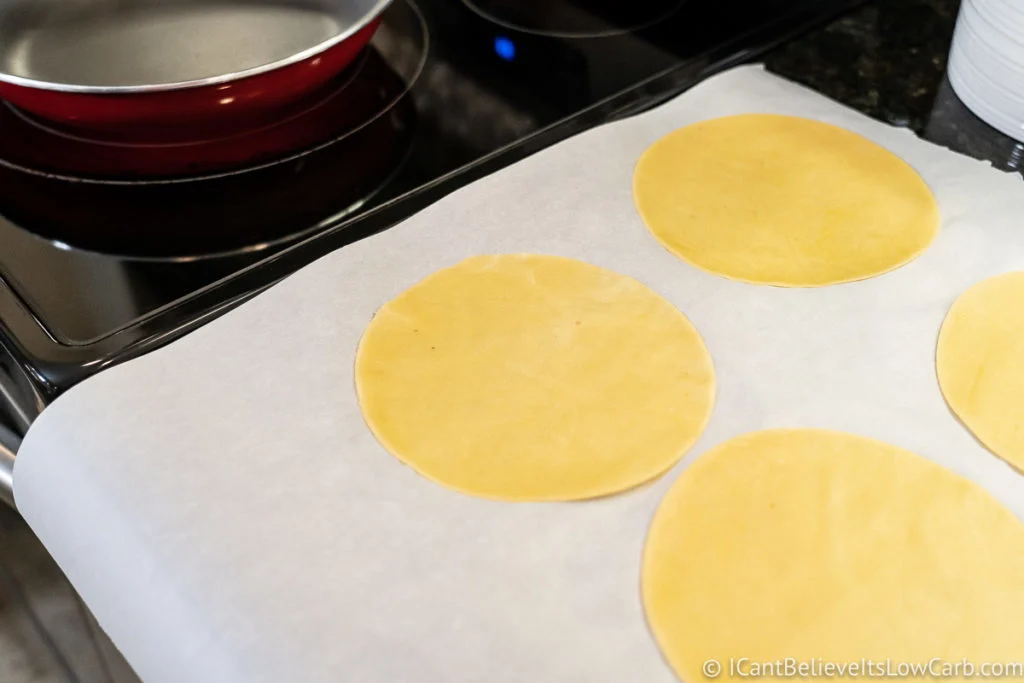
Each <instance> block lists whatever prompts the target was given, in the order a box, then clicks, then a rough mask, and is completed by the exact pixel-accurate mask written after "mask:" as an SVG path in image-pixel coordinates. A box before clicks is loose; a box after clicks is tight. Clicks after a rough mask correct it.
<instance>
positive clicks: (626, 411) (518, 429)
mask: <svg viewBox="0 0 1024 683" xmlns="http://www.w3.org/2000/svg"><path fill="white" fill-rule="evenodd" d="M355 377H356V389H357V392H358V396H359V404H360V407H361V409H362V411H363V416H364V418H365V419H366V422H367V424H368V425H369V427H370V429H371V430H372V431H373V433H374V434H375V435H376V437H377V439H378V440H379V441H380V442H381V444H383V446H384V447H385V448H386V449H387V450H388V451H390V452H391V453H392V454H394V455H395V456H396V457H398V459H399V460H401V461H402V462H404V463H406V464H408V465H409V466H411V467H412V468H413V469H415V470H416V471H417V472H419V473H420V474H422V475H423V476H425V477H427V478H428V479H432V480H433V481H436V482H438V483H440V484H443V485H445V486H447V487H450V488H452V489H455V490H457V491H461V492H463V493H468V494H472V495H477V496H483V497H487V498H494V499H500V500H512V501H559V500H576V499H584V498H593V497H596V496H603V495H607V494H611V493H616V492H619V491H623V490H625V489H629V488H632V487H634V486H637V485H639V484H642V483H644V482H645V481H648V480H650V479H652V478H654V477H656V476H658V475H660V474H662V473H663V472H665V471H666V470H668V469H669V468H670V467H672V465H674V464H675V463H676V462H677V461H678V460H679V459H680V458H681V457H682V455H683V454H684V452H685V451H686V450H687V449H688V448H689V447H690V446H691V445H692V444H693V443H694V441H696V439H697V437H698V436H699V435H700V433H701V431H702V430H703V429H704V425H705V423H706V422H707V420H708V417H709V416H710V413H711V407H712V403H713V401H714V373H713V370H712V365H711V359H710V356H709V355H708V353H707V350H706V349H705V347H704V343H703V341H702V340H701V338H700V335H699V334H698V333H697V331H696V330H695V329H694V327H693V325H691V324H690V322H689V320H687V319H686V317H685V316H684V315H683V314H682V313H680V312H679V311H678V310H677V309H676V308H674V307H673V306H672V305H671V304H670V303H669V302H668V301H666V300H665V299H663V298H661V297H660V296H658V295H657V294H655V293H654V292H652V291H651V290H650V289H648V288H647V287H645V286H644V285H642V284H640V283H639V282H637V281H636V280H634V279H632V278H629V277H626V276H624V275H620V274H618V273H614V272H612V271H609V270H605V269H603V268H598V267H595V266H592V265H589V264H586V263H583V262H580V261H576V260H572V259H567V258H560V257H555V256H539V255H524V254H519V255H498V256H478V257H473V258H469V259H466V260H465V261H462V262H460V263H458V264H456V265H454V266H451V267H449V268H445V269H443V270H439V271H437V272H435V273H433V274H432V275H430V276H428V277H427V278H426V279H424V280H422V281H421V282H419V283H418V284H416V285H413V286H412V287H411V288H409V289H407V290H406V291H405V292H403V293H402V294H400V295H399V296H397V297H396V298H394V299H392V300H391V301H389V302H388V303H387V304H385V305H384V306H383V307H382V308H381V309H380V310H379V311H378V312H377V315H376V316H375V317H374V318H373V320H372V321H371V322H370V324H369V326H368V327H367V329H366V332H365V333H364V335H363V338H362V341H361V342H360V344H359V349H358V352H357V354H356V367H355Z"/></svg>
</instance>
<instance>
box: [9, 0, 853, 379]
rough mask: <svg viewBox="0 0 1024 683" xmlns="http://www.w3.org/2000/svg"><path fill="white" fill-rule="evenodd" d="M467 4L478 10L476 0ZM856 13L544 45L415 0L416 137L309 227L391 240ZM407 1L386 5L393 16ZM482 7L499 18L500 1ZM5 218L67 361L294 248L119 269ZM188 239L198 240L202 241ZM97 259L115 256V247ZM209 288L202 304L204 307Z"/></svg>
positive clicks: (822, 12)
mask: <svg viewBox="0 0 1024 683" xmlns="http://www.w3.org/2000/svg"><path fill="white" fill-rule="evenodd" d="M476 1H477V4H478V6H477V8H476V10H479V9H480V6H479V5H480V4H481V0H476ZM556 1H557V2H558V3H559V4H560V6H561V9H559V12H561V11H562V10H563V9H565V10H568V9H572V10H573V11H575V10H576V9H581V10H583V11H585V12H587V13H588V16H591V17H593V16H599V15H600V14H601V12H602V11H605V16H604V19H605V23H606V24H610V25H615V24H617V23H618V24H621V23H624V22H625V23H630V22H632V21H633V19H631V18H630V16H634V15H635V17H639V14H635V13H634V15H630V16H626V15H621V13H620V14H616V12H619V9H621V7H619V9H617V8H616V7H612V5H610V4H609V3H608V2H607V1H606V0H556ZM858 1H859V0H802V1H801V0H796V1H794V0H686V1H685V2H682V3H681V4H679V6H678V7H676V4H678V3H673V2H672V0H651V2H650V3H648V4H647V5H645V4H644V3H643V2H641V3H639V4H636V3H634V5H635V7H636V8H639V9H644V8H646V9H651V8H653V9H655V10H659V11H660V10H661V9H664V8H666V7H668V8H669V9H671V10H673V11H672V12H671V13H670V15H669V16H668V17H667V18H666V19H664V20H662V21H658V22H655V23H653V24H652V25H650V26H647V27H644V28H641V29H639V30H635V31H626V32H622V31H618V32H610V33H611V34H610V35H606V36H604V37H599V38H593V37H587V38H580V37H552V36H551V35H542V34H540V33H538V32H537V31H536V30H534V29H535V28H536V27H534V28H533V29H530V30H517V29H515V28H514V27H512V25H511V24H510V25H504V24H500V23H496V22H494V21H490V20H488V19H487V18H486V12H484V13H481V12H480V11H476V10H474V9H472V8H470V6H469V4H471V3H470V1H469V0H416V3H417V5H418V6H419V8H420V10H422V14H423V15H424V17H425V20H426V24H427V26H428V33H429V43H430V46H429V51H428V53H427V58H426V62H425V64H424V65H423V69H422V72H421V73H420V74H419V77H418V78H417V79H416V80H415V83H414V84H413V86H412V89H411V91H410V92H409V94H408V96H407V98H405V101H406V103H407V106H408V107H409V108H410V110H411V111H412V113H413V114H414V120H415V125H414V126H411V127H409V128H408V129H409V130H410V135H411V137H410V140H409V141H408V143H407V145H406V149H407V150H408V151H407V154H406V155H405V157H404V161H403V163H402V164H401V166H400V167H399V170H398V171H397V173H395V174H394V175H393V176H392V177H391V178H389V179H388V180H387V182H386V183H385V184H384V185H383V187H381V188H379V189H378V190H377V191H376V193H375V194H374V195H373V196H372V197H370V198H368V199H366V200H365V201H363V202H362V203H361V204H360V205H359V206H358V207H356V208H355V209H354V210H353V211H352V212H351V213H350V214H349V215H347V216H345V217H344V218H339V219H337V220H334V221H333V222H331V223H329V224H327V225H323V226H320V227H318V228H316V230H317V231H324V230H329V231H330V232H331V242H332V243H333V244H334V245H335V246H338V243H339V240H341V238H340V237H339V239H335V238H334V236H335V235H344V234H349V233H351V234H359V235H365V234H369V233H371V232H373V231H375V230H379V229H383V228H386V227H387V226H388V225H390V224H391V223H393V222H394V221H395V220H399V219H401V218H402V217H404V216H406V215H408V214H409V213H410V212H413V211H415V210H418V208H420V207H421V206H423V205H424V204H425V203H426V202H427V199H426V198H429V199H430V200H431V201H432V200H436V199H437V198H438V197H439V196H442V195H443V194H446V193H447V192H450V191H452V190H454V189H456V188H457V187H459V186H460V185H462V184H464V183H465V182H468V180H471V179H472V178H473V177H474V174H476V175H479V173H482V172H484V171H483V170H482V169H487V172H490V171H493V170H495V169H496V168H498V167H500V166H501V165H504V164H505V163H509V162H510V161H514V160H515V159H518V158H521V157H522V156H525V155H526V154H529V153H532V152H535V151H538V150H539V149H541V148H543V147H544V146H546V145H548V144H552V143H554V142H556V141H557V140H558V139H560V138H562V137H565V136H566V135H571V134H575V133H577V132H580V131H581V130H583V129H585V128H587V127H590V126H592V125H595V124H598V123H600V122H602V121H604V120H608V118H609V117H613V116H618V115H621V114H622V113H624V112H631V111H636V110H639V109H642V108H644V107H645V106H649V105H650V104H651V103H652V102H657V101H660V100H661V99H664V98H665V97H668V96H670V95H672V94H674V93H676V92H679V91H680V90H681V89H683V88H685V87H686V86H688V85H691V84H692V83H693V82H694V79H695V78H696V77H698V76H699V75H701V74H702V73H705V72H706V70H707V69H709V68H710V67H711V64H712V63H714V64H715V65H716V67H717V66H723V65H728V64H730V63H735V62H737V61H742V60H745V59H749V58H750V56H752V55H753V54H756V52H757V51H758V50H761V49H764V48H766V47H769V46H770V45H771V44H772V41H774V40H778V39H780V38H782V37H783V36H785V35H787V33H790V32H792V31H794V30H796V29H799V28H802V27H804V26H807V25H809V24H810V23H813V22H815V21H817V20H820V19H823V18H826V17H828V16H831V15H832V14H834V13H835V12H836V11H838V10H840V9H844V8H846V7H849V6H852V5H853V4H856V3H857V2H858ZM408 2H409V0H396V3H395V5H393V7H399V6H400V3H406V4H408ZM483 4H487V5H488V6H489V7H491V9H494V7H496V6H497V5H498V4H501V2H499V1H498V0H494V1H492V2H490V3H483ZM613 4H614V3H613ZM605 5H608V7H612V9H611V10H609V9H608V7H604V6H605ZM620 5H621V4H620ZM670 5H671V7H670ZM602 8H604V9H602ZM535 9H536V7H535ZM646 9H644V11H646ZM608 12H611V14H608ZM556 14H557V16H556V18H557V17H561V16H563V14H558V13H556ZM641 14H643V12H641ZM655 14H657V12H655ZM552 16H554V15H552ZM623 16H626V18H623ZM385 25H387V20H385ZM403 35H404V34H403V33H402V32H401V31H394V30H392V31H384V32H382V33H381V34H378V36H377V37H376V38H375V42H374V44H375V46H376V49H377V50H378V51H380V52H381V53H382V54H385V55H394V54H402V53H403V51H404V53H406V54H408V53H409V49H408V45H406V44H405V43H404V41H405V38H404V37H403ZM388 60H389V61H390V60H391V57H390V56H389V57H388ZM556 124H557V126H556ZM2 134H3V131H2V130H0V135H2ZM467 169H468V170H467ZM478 169H480V170H478ZM236 201H238V202H242V201H245V200H244V198H239V199H237V200H236ZM289 201H292V206H295V212H296V214H297V213H299V210H300V209H301V208H303V207H302V206H301V205H300V206H296V205H295V202H296V201H301V200H296V199H294V198H293V199H291V200H289ZM0 214H2V215H4V216H6V219H5V218H0V244H2V245H3V247H4V248H3V251H2V253H0V275H2V276H3V278H4V280H5V281H6V282H7V283H9V285H10V286H11V288H12V289H13V290H14V291H16V292H17V295H18V297H19V298H20V299H21V300H22V301H23V302H24V304H25V306H24V307H25V308H27V309H28V310H29V311H30V313H31V316H34V317H35V318H36V319H37V321H38V322H36V323H35V324H37V325H40V324H41V326H42V327H43V328H45V334H46V335H49V337H50V338H52V340H51V341H48V342H46V344H50V345H51V346H53V347H54V348H56V347H60V346H62V345H69V344H70V345H75V346H76V354H77V355H76V358H89V353H90V352H89V349H90V348H91V345H92V344H93V342H94V340H97V339H100V338H103V339H112V338H113V337H112V336H111V335H112V334H113V333H114V332H115V331H117V330H119V329H123V328H126V327H132V326H139V325H140V323H139V321H140V319H142V318H143V317H146V316H148V318H149V320H148V322H146V323H145V325H144V328H143V327H138V329H139V330H142V329H144V330H145V331H144V332H141V331H140V332H139V334H137V335H134V336H133V337H132V341H131V343H133V344H134V343H135V342H137V341H138V339H139V336H140V335H145V336H157V335H163V334H164V333H166V332H168V331H170V330H172V329H178V328H179V327H180V326H182V325H185V324H186V323H187V319H189V318H195V317H196V313H195V311H194V310H190V312H188V313H178V311H179V310H185V309H186V308H187V307H182V308H179V307H178V304H179V303H181V302H183V301H185V300H186V299H189V300H190V299H191V298H192V297H193V296H194V295H195V293H196V292H197V291H199V290H203V289H207V290H209V289H210V288H211V287H212V286H213V285H214V283H216V282H217V281H219V280H221V279H223V278H228V277H231V276H233V274H235V273H237V272H238V271H239V270H242V269H244V268H247V267H249V266H253V265H254V264H256V263H257V262H260V261H263V260H265V259H267V258H268V257H272V256H273V255H274V254H276V253H278V252H281V251H282V249H285V248H287V246H288V245H287V244H286V243H283V242H282V243H280V244H276V245H268V246H265V247H264V248H263V249H262V250H260V251H249V252H244V251H243V252H237V253H233V254H231V255H228V256H222V257H219V258H202V259H189V260H180V259H179V260H166V259H163V260H162V259H152V258H150V259H140V258H137V257H132V256H120V257H117V256H111V255H108V254H105V253H99V252H97V251H93V252H89V251H84V250H81V249H75V248H69V247H67V246H65V245H61V244H59V243H55V242H54V241H52V240H48V239H46V238H43V237H40V236H37V235H36V234H32V232H31V231H32V230H34V231H35V232H36V233H43V234H47V235H54V234H56V232H55V230H54V226H52V225H44V224H42V223H39V224H35V225H33V224H32V223H31V221H27V220H23V221H22V224H21V225H16V224H15V222H16V220H17V216H16V215H15V214H17V211H12V210H11V207H9V206H5V205H4V204H3V202H2V199H0ZM90 218H91V219H92V220H93V221H95V220H96V217H95V216H92V217H90ZM339 226H340V227H339ZM133 227H135V226H122V229H129V228H133ZM196 239H197V244H198V243H199V241H201V238H199V237H197V238H196ZM312 239H313V240H316V239H317V238H315V237H314V238H312ZM302 246H303V249H305V248H306V246H307V245H302ZM108 247H109V248H108ZM103 248H104V249H105V250H106V251H108V252H109V251H110V250H111V249H113V248H115V247H114V245H110V244H108V245H104V246H103ZM310 249H312V247H310ZM151 256H152V254H151ZM300 265H301V264H300ZM256 267H257V268H262V266H256ZM254 272H258V271H254ZM283 274H286V273H283ZM283 274H281V273H275V274H274V275H273V276H272V275H271V274H269V272H268V274H267V276H266V278H264V279H265V280H266V281H262V280H261V281H260V282H258V283H257V284H258V286H256V287H249V291H253V290H254V289H258V288H259V286H266V285H268V284H270V282H271V281H272V279H271V278H272V277H280V276H282V275H283ZM253 277H254V280H255V279H257V278H256V276H255V275H253ZM5 291H6V290H4V288H3V287H0V312H3V311H5V310H10V309H8V308H5V307H4V306H5V302H4V301H3V297H4V296H5V294H4V292H5ZM217 291H220V290H219V289H215V290H213V292H214V293H211V294H210V295H209V296H210V297H211V298H212V299H214V300H216V299H217V296H218V295H217V294H216V292H217ZM235 294H236V295H237V292H235ZM225 296H227V295H226V294H225ZM214 303H215V305H216V304H217V301H215V302H214ZM221 303H222V302H221ZM5 315H6V314H5ZM9 317H10V316H7V318H9ZM7 318H5V319H4V320H3V322H4V323H5V325H6V326H7V327H8V329H7V330H6V331H5V334H7V335H8V336H9V337H11V338H12V341H13V343H14V345H16V346H20V348H21V353H22V354H23V355H24V356H25V357H27V359H28V363H31V362H32V359H33V357H35V356H37V355H46V356H47V357H48V358H49V357H54V356H57V355H59V354H56V353H43V352H48V351H52V350H53V349H51V348H46V349H40V348H39V345H40V344H41V343H42V342H40V341H39V339H40V338H41V337H45V335H39V334H38V330H36V331H35V332H33V333H32V334H29V332H31V330H28V329H27V328H25V329H23V330H22V329H15V325H14V324H13V323H11V321H10V320H8V319H7ZM17 324H19V325H20V324H24V323H23V322H17ZM29 337H31V341H29V342H26V341H25V339H28V338H29ZM117 338H118V339H120V336H118V337H117ZM118 344H121V342H120V341H118V342H116V343H115V344H114V348H110V347H109V346H105V347H104V353H107V354H115V355H116V354H117V353H119V352H120V351H121V350H123V349H122V348H121V347H120V346H118ZM97 348H98V346H97ZM104 362H106V361H104Z"/></svg>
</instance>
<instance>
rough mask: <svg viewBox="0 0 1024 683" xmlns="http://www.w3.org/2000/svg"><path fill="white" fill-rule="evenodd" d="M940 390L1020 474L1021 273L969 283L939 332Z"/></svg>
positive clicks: (1023, 410)
mask: <svg viewBox="0 0 1024 683" xmlns="http://www.w3.org/2000/svg"><path fill="white" fill-rule="evenodd" d="M935 356H936V363H935V365H936V370H937V372H938V376H939V386H940V387H941V388H942V394H943V396H945V397H946V402H947V403H948V404H949V407H950V408H952V410H953V412H954V413H956V415H957V417H959V418H960V420H961V422H963V423H964V425H966V426H967V428H968V429H969V430H971V432H972V433H973V434H974V435H975V436H976V437H977V438H978V440H979V441H981V442H982V443H983V444H985V446H987V447H988V449H989V450H991V451H992V452H993V453H995V454H996V455H998V456H999V457H1001V458H1003V459H1004V460H1006V461H1007V462H1009V463H1010V464H1011V465H1013V466H1014V467H1016V468H1017V469H1018V470H1024V385H1022V383H1021V380H1022V378H1024V272H1018V273H1007V274H1005V275H999V276H997V277H993V278H990V279H988V280H985V281H983V282H981V283H979V284H976V285H974V286H973V287H971V288H970V289H968V290H967V291H966V292H964V293H963V294H962V295H961V296H960V298H958V299H957V300H956V302H954V303H953V307H952V308H950V309H949V313H947V314H946V319H945V321H944V322H943V323H942V329H941V330H940V331H939V342H938V349H937V351H936V354H935Z"/></svg>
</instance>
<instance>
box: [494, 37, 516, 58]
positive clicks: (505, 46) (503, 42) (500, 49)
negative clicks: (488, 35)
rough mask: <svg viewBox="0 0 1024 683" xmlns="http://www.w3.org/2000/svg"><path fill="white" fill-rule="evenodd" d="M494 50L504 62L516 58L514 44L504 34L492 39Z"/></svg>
mask: <svg viewBox="0 0 1024 683" xmlns="http://www.w3.org/2000/svg"><path fill="white" fill-rule="evenodd" d="M494 52H495V54H497V55H498V56H499V57H501V58H502V59H504V60H505V61H506V62H511V61H512V60H513V59H515V58H516V44H515V43H513V42H512V41H511V40H509V39H508V38H505V37H504V36H498V37H497V38H495V39H494Z"/></svg>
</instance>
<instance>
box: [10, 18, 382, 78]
mask: <svg viewBox="0 0 1024 683" xmlns="http://www.w3.org/2000/svg"><path fill="white" fill-rule="evenodd" d="M392 1H393V0H377V2H376V3H375V4H374V5H373V7H372V8H370V9H369V10H367V12H366V13H365V14H364V15H363V16H362V18H361V19H360V20H359V21H357V22H354V23H353V24H351V25H350V26H348V27H346V28H345V30H344V31H342V32H340V33H338V34H336V35H334V36H331V37H330V38H328V39H327V40H325V41H322V42H320V43H318V44H316V45H313V46H312V47H309V48H306V49H305V50H303V51H302V52H296V53H295V54H292V55H289V56H288V57H286V58H284V59H279V60H277V61H275V62H270V63H269V64H262V65H260V66H256V67H252V68H251V69H243V70H241V71H236V72H233V73H227V74H218V75H216V76H211V77H209V78H200V79H195V80H189V81H180V82H177V83H160V84H155V85H112V86H98V85H74V84H69V83H53V82H50V81H40V80H36V79H33V78H26V77H24V76H16V75H14V74H11V73H7V72H6V71H3V70H0V83H9V84H11V85H17V86H22V87H25V88H34V89H36V90H50V91H53V92H66V93H79V94H92V95H118V94H120V95H129V94H138V93H147V92H167V91H173V90H188V89H191V88H202V87H205V86H212V85H221V84H223V83H230V82H233V81H238V80H241V79H243V78H249V77H251V76H258V75H260V74H264V73H268V72H270V71H276V70H278V69H281V68H284V67H286V66H291V65H292V64H298V63H299V62H302V61H305V60H307V59H310V58H311V57H315V56H316V55H318V54H321V53H323V52H326V51H327V50H329V49H331V48H332V47H334V46H335V45H338V44H339V43H342V42H344V41H345V40H348V39H349V38H351V37H352V36H353V35H355V34H356V33H358V32H359V31H361V30H362V29H364V28H365V27H366V26H367V24H369V23H370V22H372V21H373V20H374V19H376V18H377V17H379V16H380V15H381V14H382V13H383V12H384V10H385V9H387V7H388V5H390V4H391V3H392Z"/></svg>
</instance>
